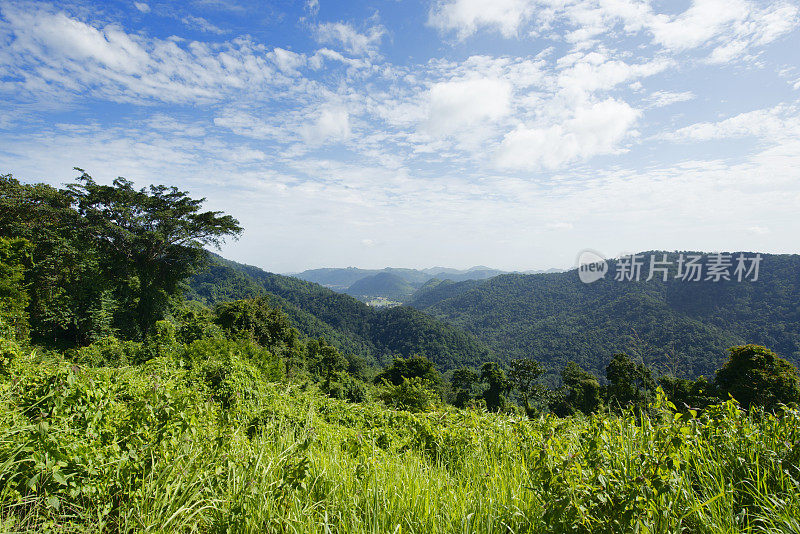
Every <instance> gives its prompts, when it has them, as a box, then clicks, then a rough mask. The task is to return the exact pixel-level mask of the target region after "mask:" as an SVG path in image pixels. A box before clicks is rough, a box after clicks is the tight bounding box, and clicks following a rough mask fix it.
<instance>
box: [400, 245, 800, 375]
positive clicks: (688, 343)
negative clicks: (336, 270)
mask: <svg viewBox="0 0 800 534" xmlns="http://www.w3.org/2000/svg"><path fill="white" fill-rule="evenodd" d="M643 254H644V255H645V258H646V257H647V256H648V255H649V252H645V253H643ZM657 254H658V257H660V255H661V254H662V253H661V252H658V253H657ZM746 254H747V253H746ZM733 255H734V256H736V255H737V253H733ZM762 257H763V261H762V262H761V269H760V273H759V279H758V281H757V282H755V283H753V282H746V281H742V282H737V281H736V280H735V279H734V280H731V281H724V280H723V281H720V282H712V281H698V282H692V283H688V282H684V281H681V280H680V279H675V278H674V277H675V274H676V273H675V272H674V270H673V272H671V273H670V276H669V279H668V280H667V281H666V282H663V281H661V279H660V278H658V277H657V278H656V279H653V280H650V281H648V282H644V281H642V282H640V283H632V282H615V281H614V280H613V273H614V272H615V270H616V263H615V262H614V261H610V262H609V270H610V274H609V275H608V276H606V278H605V279H602V280H598V281H597V282H595V283H592V284H584V283H582V282H581V281H580V280H579V278H578V275H577V271H576V270H572V271H568V272H564V273H553V274H532V275H523V274H504V275H500V276H496V277H494V278H491V279H489V280H485V281H470V282H459V283H454V284H443V285H441V286H438V287H434V288H431V289H430V290H428V291H426V292H425V293H424V294H421V295H420V297H419V299H417V300H412V301H411V302H410V303H409V305H410V306H413V307H415V308H417V309H419V310H421V311H424V312H427V313H430V314H431V315H433V316H435V317H438V318H440V319H442V320H445V321H447V322H449V323H450V324H452V325H454V326H458V327H460V328H463V329H464V330H466V331H468V332H470V333H471V334H473V335H474V336H475V337H477V338H478V339H479V340H480V341H482V342H483V343H485V344H486V345H488V347H489V348H490V349H491V350H492V351H493V353H494V355H495V356H494V358H496V359H497V361H499V362H500V363H507V362H508V361H510V360H511V359H514V358H525V357H533V358H535V359H538V360H539V361H541V362H542V363H543V365H544V366H545V367H546V368H547V369H548V371H549V372H550V373H551V377H552V380H553V382H555V381H556V380H557V378H556V374H557V372H558V370H560V369H561V368H563V366H564V365H565V364H566V363H567V362H568V361H570V360H572V361H575V362H576V363H578V364H579V365H580V366H581V367H583V368H584V369H586V370H587V371H589V372H591V373H593V374H595V375H596V376H602V375H603V373H604V371H605V366H606V364H607V358H608V354H610V353H616V352H624V353H627V354H630V355H632V356H636V357H637V358H641V359H643V360H644V361H646V362H647V365H648V366H649V367H651V368H652V369H653V371H654V372H655V373H657V374H669V375H672V376H684V377H687V378H694V377H697V376H701V375H706V376H711V375H712V374H713V373H714V371H715V370H716V369H718V368H719V367H720V366H721V365H722V363H724V361H725V359H726V358H725V351H726V350H727V349H728V348H729V347H732V346H735V345H742V344H744V343H757V344H759V345H764V346H767V347H770V348H772V349H773V350H775V351H776V352H777V353H778V354H781V355H783V356H784V357H786V358H787V359H789V360H790V361H792V362H794V363H795V364H798V363H800V307H798V305H797V303H798V302H800V278H798V276H797V273H798V272H799V271H800V255H772V254H763V255H762ZM668 259H669V260H670V261H672V262H673V265H676V262H677V254H676V253H668ZM707 260H708V258H703V260H702V261H704V262H705V261H707ZM645 270H646V268H645ZM645 270H643V271H645ZM486 359H489V358H485V359H484V361H485V360H486ZM437 363H438V362H437ZM466 363H467V362H465V364H466ZM469 364H473V363H472V362H469ZM473 365H474V364H473ZM454 367H458V366H457V365H456V366H454Z"/></svg>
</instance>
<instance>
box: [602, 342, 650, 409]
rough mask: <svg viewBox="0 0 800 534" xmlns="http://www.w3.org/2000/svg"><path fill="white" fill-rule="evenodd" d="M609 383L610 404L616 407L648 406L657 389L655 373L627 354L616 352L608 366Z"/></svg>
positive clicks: (607, 390) (608, 396)
mask: <svg viewBox="0 0 800 534" xmlns="http://www.w3.org/2000/svg"><path fill="white" fill-rule="evenodd" d="M606 378H607V379H608V382H609V385H608V387H607V389H606V394H607V398H608V403H609V406H611V407H614V408H626V407H634V406H635V407H639V408H646V407H647V404H648V402H649V400H650V398H651V397H652V394H653V391H655V389H656V382H655V380H654V379H653V375H652V373H651V371H650V369H648V368H647V367H646V366H645V365H644V364H642V363H639V362H635V361H633V360H632V359H631V358H630V357H629V356H628V355H627V354H623V353H618V354H614V357H613V358H611V362H610V363H609V364H608V367H606Z"/></svg>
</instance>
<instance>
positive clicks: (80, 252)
mask: <svg viewBox="0 0 800 534" xmlns="http://www.w3.org/2000/svg"><path fill="white" fill-rule="evenodd" d="M0 237H6V238H9V239H19V238H22V239H25V240H27V241H28V242H29V243H30V250H29V252H28V253H27V255H26V258H25V266H24V267H25V270H24V271H25V286H26V289H27V291H28V294H29V297H30V303H29V305H28V309H27V313H28V315H29V317H30V326H31V332H32V334H33V336H32V337H33V338H34V339H35V340H36V341H37V342H47V343H56V344H59V343H67V344H80V343H87V342H90V341H93V340H94V339H97V338H99V337H102V336H104V335H108V334H110V333H113V332H112V328H111V317H112V315H113V313H114V310H115V309H116V302H115V301H114V298H113V295H112V293H111V291H110V287H109V285H108V284H107V280H108V279H107V277H105V276H103V275H102V273H101V272H100V258H99V256H98V253H97V252H98V251H97V248H96V246H95V240H94V239H92V237H91V234H90V232H89V228H88V225H87V224H86V221H85V220H83V219H81V218H80V217H79V216H78V213H77V211H76V210H75V209H74V206H73V198H72V197H71V195H70V194H69V192H68V191H65V190H59V189H56V188H54V187H52V186H49V185H46V184H22V183H20V182H19V181H18V180H16V179H14V177H13V176H11V175H10V174H9V175H2V176H0Z"/></svg>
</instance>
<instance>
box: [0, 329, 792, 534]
mask: <svg viewBox="0 0 800 534" xmlns="http://www.w3.org/2000/svg"><path fill="white" fill-rule="evenodd" d="M3 343H4V342H2V341H0V345H2V346H5V345H3ZM11 346H12V347H13V345H11ZM248 347H250V348H248ZM13 350H14V352H15V356H14V357H13V359H11V360H10V364H9V368H8V371H9V373H8V374H7V375H3V376H0V407H1V408H2V410H0V525H2V526H3V529H4V530H6V531H25V532H36V531H49V532H52V531H59V532H83V531H112V532H151V531H159V532H173V531H175V532H188V531H199V532H223V531H227V532H265V531H266V532H286V531H293V532H320V533H323V532H348V533H351V532H352V533H363V534H366V533H374V532H395V531H398V532H399V531H400V530H403V531H412V532H462V531H466V532H532V533H533V532H542V533H544V532H557V533H562V532H563V533H566V532H578V533H596V532H598V533H604V532H607V533H618V532H695V533H700V534H712V533H717V532H748V533H751V534H762V533H763V534H767V533H774V532H792V531H794V530H795V529H796V526H797V521H796V520H797V516H798V511H800V489H799V488H800V468H798V465H800V452H799V451H798V448H797V446H796V445H797V443H800V411H798V410H797V409H794V408H787V409H785V410H783V411H780V412H778V413H771V412H768V411H760V410H759V409H757V408H753V409H752V410H751V411H750V413H748V412H745V411H743V410H741V409H739V407H738V406H737V405H736V403H735V402H734V401H729V402H726V403H723V404H719V405H713V406H709V407H708V408H706V409H705V410H703V412H702V413H700V414H698V413H697V412H692V411H689V412H687V413H685V414H683V413H679V412H678V411H677V410H675V408H674V406H672V404H671V403H670V402H668V401H667V400H666V398H665V396H664V394H663V392H661V391H659V390H657V392H656V394H655V396H654V403H653V404H652V405H651V406H650V407H649V410H648V412H649V413H650V414H652V415H648V413H647V412H646V413H644V414H635V413H633V412H632V411H631V410H626V411H623V412H621V413H620V414H619V415H614V414H596V415H593V416H590V417H584V416H576V417H571V418H567V419H560V418H556V417H554V416H552V415H543V416H540V417H537V418H534V419H527V418H522V419H520V418H518V417H514V416H507V415H503V414H493V413H486V412H483V411H476V410H468V411H461V410H455V409H452V408H447V407H444V406H442V405H440V404H438V403H436V401H435V398H436V397H435V395H434V394H433V392H431V391H429V390H427V389H426V388H425V386H424V383H423V381H422V380H421V379H420V378H419V377H416V378H413V379H411V380H405V381H403V383H402V384H401V385H399V386H394V385H389V386H388V387H387V388H386V389H385V390H384V392H383V393H382V394H381V398H382V399H383V403H374V402H364V403H359V404H352V403H349V402H345V401H342V400H338V399H334V398H330V397H328V396H321V395H319V394H318V393H317V392H316V391H315V389H314V388H303V387H299V386H296V385H287V384H281V383H275V382H270V381H269V380H268V379H267V378H266V377H265V373H264V371H263V369H264V367H263V366H262V365H260V364H258V363H256V362H258V361H259V360H260V358H259V357H257V356H256V354H257V353H258V352H259V348H258V347H257V346H256V345H255V344H254V343H253V342H251V341H245V340H224V339H220V338H217V339H213V340H199V341H195V342H193V343H192V344H191V345H190V348H189V349H188V350H187V351H186V353H185V354H183V355H181V356H179V357H177V359H171V358H167V357H156V358H153V359H150V360H148V361H147V362H146V363H144V364H143V365H141V366H138V367H115V368H111V367H91V366H87V367H81V366H76V365H74V364H73V363H71V362H69V361H66V360H64V359H62V358H60V357H43V356H41V355H39V354H34V353H29V352H25V351H21V350H19V348H18V347H15V348H13ZM263 350H264V349H260V351H263ZM262 356H263V358H267V359H268V357H267V356H266V354H264V353H262ZM263 358H261V359H263ZM491 370H496V369H495V368H494V366H491ZM461 385H464V384H461ZM384 403H385V404H386V405H388V406H390V407H391V408H394V409H387V408H386V407H385V406H384ZM409 409H410V410H414V412H410V411H409ZM398 488H400V490H399V491H398ZM476 495H477V496H480V498H475V496H476ZM398 525H403V526H402V527H400V528H399V529H398Z"/></svg>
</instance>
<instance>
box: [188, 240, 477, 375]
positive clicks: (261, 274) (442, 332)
mask: <svg viewBox="0 0 800 534" xmlns="http://www.w3.org/2000/svg"><path fill="white" fill-rule="evenodd" d="M257 294H267V295H269V297H270V298H271V299H272V301H273V304H274V305H276V306H279V307H280V308H281V309H282V310H283V311H284V312H285V313H286V314H287V315H288V316H289V317H290V318H291V320H292V322H293V323H294V324H295V326H296V327H297V328H298V329H299V330H300V331H301V332H302V333H303V334H305V335H307V336H311V337H323V338H325V339H326V340H327V341H328V342H330V343H331V344H333V345H334V346H336V347H337V348H339V349H340V350H342V351H344V352H347V353H353V354H357V355H360V356H362V357H364V358H366V359H367V360H368V361H372V362H374V363H384V362H385V361H387V360H389V359H390V358H391V356H394V355H402V356H406V357H407V356H410V355H412V354H424V355H426V356H427V357H428V358H430V359H431V360H432V361H433V362H435V363H436V366H437V367H438V368H439V369H442V370H447V369H451V368H454V367H458V366H461V365H479V364H480V363H481V362H484V361H486V360H488V359H491V358H492V356H490V351H489V349H488V347H487V346H486V345H485V344H484V343H482V342H480V341H478V340H477V339H476V338H475V337H474V336H473V335H471V334H469V333H467V332H465V331H463V330H462V329H460V328H458V327H455V326H452V325H450V324H448V323H446V322H443V321H440V320H438V319H435V318H433V317H430V316H428V315H427V314H425V313H422V312H420V311H418V310H415V309H413V308H409V307H405V306H400V307H396V308H391V309H382V310H379V309H375V308H371V307H369V306H367V305H366V304H364V303H362V302H360V301H358V300H356V299H355V298H353V297H350V296H348V295H342V294H340V293H336V292H335V291H332V290H330V289H327V288H324V287H322V286H320V285H318V284H314V283H311V282H306V281H303V280H299V279H297V278H294V277H290V276H283V275H279V274H273V273H268V272H266V271H263V270H261V269H259V268H257V267H253V266H250V265H242V264H239V263H236V262H232V261H229V260H225V259H223V258H221V257H219V256H215V255H213V256H212V261H211V266H210V267H209V268H208V269H207V270H205V271H204V272H202V273H200V274H198V275H195V276H194V277H192V278H191V279H190V280H189V283H188V291H187V297H188V298H191V299H194V300H198V301H200V302H203V303H205V304H209V305H213V304H217V303H219V302H225V301H230V300H235V299H240V298H245V297H249V296H253V295H257Z"/></svg>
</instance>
